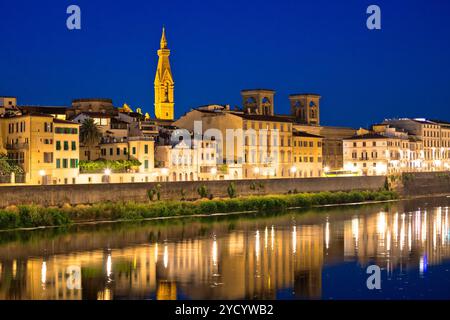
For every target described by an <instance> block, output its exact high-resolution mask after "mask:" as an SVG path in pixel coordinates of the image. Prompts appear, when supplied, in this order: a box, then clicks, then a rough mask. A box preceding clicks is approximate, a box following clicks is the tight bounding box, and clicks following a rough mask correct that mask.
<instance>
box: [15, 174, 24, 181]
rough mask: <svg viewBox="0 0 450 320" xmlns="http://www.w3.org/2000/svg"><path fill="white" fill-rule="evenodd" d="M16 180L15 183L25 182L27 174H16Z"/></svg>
mask: <svg viewBox="0 0 450 320" xmlns="http://www.w3.org/2000/svg"><path fill="white" fill-rule="evenodd" d="M14 182H15V183H25V175H24V174H15V175H14Z"/></svg>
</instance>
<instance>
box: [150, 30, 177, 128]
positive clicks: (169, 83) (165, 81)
mask: <svg viewBox="0 0 450 320" xmlns="http://www.w3.org/2000/svg"><path fill="white" fill-rule="evenodd" d="M169 55H170V49H169V48H168V47H167V40H166V30H165V28H164V27H163V29H162V35H161V42H160V49H159V50H158V57H159V59H158V67H157V68H156V75H155V82H154V84H155V116H156V118H157V119H161V120H173V118H174V81H173V77H172V70H171V69H170V61H169Z"/></svg>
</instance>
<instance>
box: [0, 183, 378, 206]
mask: <svg viewBox="0 0 450 320" xmlns="http://www.w3.org/2000/svg"><path fill="white" fill-rule="evenodd" d="M231 182H232V181H230V180H226V181H225V180H222V181H184V182H181V181H180V182H159V183H158V182H154V183H104V184H76V185H45V186H4V187H0V207H6V206H9V205H18V204H31V203H34V204H40V205H45V206H60V205H63V204H65V203H69V204H72V205H76V204H89V203H95V202H102V201H147V200H148V197H147V191H148V190H151V189H153V188H156V187H157V185H160V187H159V190H160V195H161V199H162V200H180V199H182V198H185V199H198V198H199V194H198V192H197V189H198V188H199V187H200V186H203V185H205V186H206V188H207V189H208V194H211V195H212V196H213V197H228V193H227V188H228V186H229V185H230V183H231ZM233 182H234V184H235V186H236V189H237V195H238V196H247V195H262V194H286V193H288V192H319V191H350V190H378V189H380V188H382V187H383V186H384V183H385V177H382V176H377V177H333V178H299V179H267V180H264V179H258V180H236V181H233ZM182 190H184V191H182Z"/></svg>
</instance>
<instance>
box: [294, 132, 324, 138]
mask: <svg viewBox="0 0 450 320" xmlns="http://www.w3.org/2000/svg"><path fill="white" fill-rule="evenodd" d="M292 135H293V136H294V137H307V138H323V137H322V136H318V135H315V134H312V133H308V132H304V131H294V132H293V133H292Z"/></svg>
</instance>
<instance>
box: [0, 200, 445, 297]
mask: <svg viewBox="0 0 450 320" xmlns="http://www.w3.org/2000/svg"><path fill="white" fill-rule="evenodd" d="M424 201H425V200H424ZM448 201H449V200H442V199H441V202H440V203H439V206H435V205H434V204H428V205H427V204H426V203H425V202H417V203H416V202H409V203H399V204H395V205H393V206H392V207H391V208H384V207H383V206H379V205H378V206H366V207H347V208H341V209H326V210H320V212H307V213H304V212H303V213H289V214H286V215H282V216H268V217H262V218H249V217H239V218H237V219H236V218H234V219H233V220H231V221H230V220H226V219H225V220H221V221H214V222H205V221H190V222H183V223H181V224H176V225H154V224H151V223H146V224H142V225H135V226H128V227H123V228H122V227H118V226H116V227H104V228H103V227H98V229H96V230H89V229H83V228H80V229H78V230H77V232H70V231H69V232H68V233H66V234H61V235H57V236H55V237H53V236H46V235H45V234H43V235H41V236H36V237H33V236H31V237H30V238H27V240H23V239H19V240H14V239H13V240H8V239H6V240H5V239H4V238H6V237H7V236H6V234H0V241H1V243H2V244H0V299H100V300H109V299H138V298H139V299H182V298H184V299H211V298H214V299H255V298H257V299H275V298H277V297H282V298H283V297H284V298H286V297H290V298H308V299H317V298H322V297H323V287H324V285H325V284H328V282H330V281H331V280H330V279H325V278H323V270H324V268H332V267H333V266H336V265H343V264H345V263H347V262H356V263H357V264H358V265H359V266H360V268H361V270H362V268H363V267H364V266H367V265H368V264H371V263H376V264H378V265H379V266H380V267H381V268H382V269H383V270H386V271H387V274H388V275H390V276H391V275H392V274H395V273H401V272H404V270H417V272H418V273H419V274H420V275H421V276H422V277H425V276H426V275H427V270H428V269H429V268H430V266H434V265H441V264H443V263H444V262H445V261H444V260H446V259H448V258H450V246H449V232H450V229H449V221H448V206H447V205H448V203H447V202H448ZM324 211H325V212H326V214H324ZM111 228H113V229H111ZM447 271H448V270H447ZM345 276H350V275H345ZM447 277H448V274H447ZM336 290H337V289H336ZM447 298H448V297H447Z"/></svg>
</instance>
